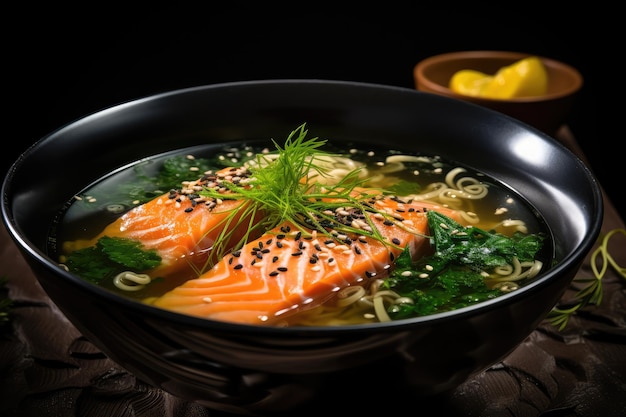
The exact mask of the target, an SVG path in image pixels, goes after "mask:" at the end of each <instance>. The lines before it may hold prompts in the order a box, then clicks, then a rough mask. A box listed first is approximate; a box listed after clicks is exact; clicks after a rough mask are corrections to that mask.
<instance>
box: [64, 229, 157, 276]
mask: <svg viewBox="0 0 626 417" xmlns="http://www.w3.org/2000/svg"><path fill="white" fill-rule="evenodd" d="M160 263H161V257H160V256H159V255H158V254H157V252H156V250H154V249H151V250H145V249H144V248H143V247H142V244H141V243H140V242H138V241H134V240H131V239H125V238H120V237H108V236H104V237H102V238H100V239H99V240H98V243H97V244H96V245H95V246H91V247H88V248H83V249H79V250H76V251H74V252H72V253H71V254H69V255H68V256H67V260H66V262H65V265H66V266H67V267H68V268H69V270H70V271H71V272H73V273H75V274H77V275H80V276H81V277H83V278H85V279H88V280H90V281H92V282H95V283H98V282H100V281H102V280H104V279H110V278H113V277H114V276H116V275H117V274H119V273H120V272H124V271H129V270H130V271H134V272H140V271H145V270H148V269H151V268H154V267H156V266H158V265H159V264H160Z"/></svg>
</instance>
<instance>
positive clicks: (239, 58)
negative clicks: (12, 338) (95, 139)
mask: <svg viewBox="0 0 626 417" xmlns="http://www.w3.org/2000/svg"><path fill="white" fill-rule="evenodd" d="M210 4H212V3H204V6H202V7H184V6H176V7H175V6H151V7H150V8H145V9H141V8H129V7H127V6H125V7H115V6H114V5H111V4H108V3H107V4H102V5H98V4H94V5H93V6H92V7H91V6H90V7H89V8H72V9H69V8H68V9H62V8H58V7H50V6H45V7H44V8H41V7H36V8H35V7H34V6H33V7H32V8H29V6H28V5H27V6H20V8H19V10H15V11H14V12H12V13H8V14H7V15H6V16H5V20H6V21H7V22H6V23H8V21H11V23H12V24H11V26H10V27H11V28H12V29H10V33H9V34H7V36H5V37H4V43H5V48H4V49H5V54H6V55H5V59H4V65H3V67H4V72H5V74H8V76H7V75H5V83H6V86H7V89H8V91H9V94H8V96H7V95H5V100H6V101H5V117H6V121H5V123H7V124H8V126H9V127H10V129H9V132H11V133H10V135H9V137H5V141H4V143H5V151H4V153H3V155H2V168H3V170H6V169H8V167H9V164H10V163H11V162H12V161H13V160H14V159H15V158H17V156H18V155H19V154H20V153H21V152H22V151H24V150H25V149H26V148H27V147H28V146H29V145H30V144H32V143H33V142H35V141H36V140H38V139H40V138H41V137H43V136H45V135H46V134H47V133H50V132H51V131H53V130H54V129H57V128H59V127H61V126H63V125H64V124H66V123H69V122H71V121H73V120H75V119H77V118H80V117H82V116H85V115H87V114H89V113H92V112H95V111H97V110H100V109H102V108H105V107H108V106H112V105H115V104H118V103H121V102H124V101H128V100H132V99H135V98H139V97H142V96H146V95H151V94H154V93H159V92H163V91H166V90H171V89H178V88H184V87H190V86H195V85H201V84H211V83H220V82H229V81H240V80H254V79H276V78H316V79H336V80H352V81H362V82H371V83H378V84H388V85H394V86H400V87H407V88H414V80H413V67H414V66H415V64H416V63H417V62H418V61H420V60H421V59H424V58H426V57H428V56H431V55H435V54H439V53H442V52H448V51H456V50H469V49H494V50H495V49H502V50H511V51H520V52H527V53H530V54H537V55H543V56H547V57H550V58H554V59H557V60H562V61H564V62H566V63H569V64H570V65H572V66H574V67H576V68H577V69H578V70H579V71H580V72H581V73H582V74H583V77H584V79H585V84H584V86H583V89H582V91H581V93H580V96H579V99H578V101H577V103H576V104H575V107H574V109H573V111H572V114H571V116H570V117H569V119H568V121H567V124H568V125H569V127H570V128H571V130H572V131H573V133H574V135H575V136H576V138H577V139H578V142H579V143H580V145H581V147H582V148H583V150H584V151H585V153H586V154H587V156H588V158H589V161H590V164H591V167H592V170H593V171H594V173H595V174H596V175H597V177H598V179H599V180H600V182H601V183H602V184H603V186H604V187H605V188H608V186H607V185H608V184H609V183H611V182H612V179H611V175H615V171H616V169H615V168H614V167H615V166H619V165H616V164H617V162H618V158H619V154H618V152H617V150H615V149H614V150H613V151H612V152H606V148H607V147H608V146H610V145H611V142H610V140H609V139H608V138H606V137H601V136H600V135H599V131H598V129H597V119H596V98H595V97H596V92H595V83H596V79H595V76H596V74H595V71H596V67H595V62H594V61H592V60H591V48H593V47H595V45H594V43H593V42H591V40H590V35H589V32H590V28H591V27H594V26H595V25H596V23H595V22H593V21H592V19H593V16H595V14H594V13H591V12H589V10H588V9H586V10H585V11H584V12H568V13H565V14H563V13H559V14H556V13H554V14H553V15H551V14H546V11H545V10H542V9H537V8H532V7H527V8H524V9H523V10H517V11H515V9H514V8H508V9H507V10H495V9H494V10H485V9H483V8H481V7H478V5H476V6H475V7H473V6H471V5H466V6H467V7H466V6H464V7H462V8H459V7H458V6H449V7H445V8H444V7H439V8H436V7H430V8H428V7H427V8H424V7H423V5H422V6H420V5H419V3H415V4H414V5H413V6H411V7H406V8H404V7H403V8H401V7H393V6H387V5H382V6H381V5H377V7H376V8H374V7H372V8H369V9H368V8H365V7H363V5H361V6H360V7H359V8H358V10H357V9H354V10H344V11H339V10H335V8H333V7H326V8H324V7H315V6H311V7H302V6H298V7H296V8H294V7H292V6H289V5H286V6H283V7H281V8H272V7H263V6H259V5H257V3H254V4H255V5H253V6H250V5H247V4H245V3H237V2H230V3H227V4H229V5H228V6H226V5H224V6H215V5H212V6H209V5H210ZM225 4H226V3H225ZM337 4H339V3H337ZM5 30H6V29H5ZM7 57H8V59H7ZM5 92H6V90H5ZM7 108H8V113H7V110H6V109H7ZM7 145H10V147H9V148H7ZM6 149H8V150H6ZM86 157H88V156H86ZM59 168H60V169H67V168H65V167H59ZM555 169H558V167H555ZM607 191H608V193H609V196H611V197H612V198H613V202H614V203H616V204H617V203H618V201H616V194H617V192H614V193H612V192H611V190H610V189H607ZM620 203H621V202H620ZM621 204H624V203H621ZM620 211H621V212H622V213H626V207H625V206H624V205H622V206H621V207H620ZM622 216H623V217H624V214H622Z"/></svg>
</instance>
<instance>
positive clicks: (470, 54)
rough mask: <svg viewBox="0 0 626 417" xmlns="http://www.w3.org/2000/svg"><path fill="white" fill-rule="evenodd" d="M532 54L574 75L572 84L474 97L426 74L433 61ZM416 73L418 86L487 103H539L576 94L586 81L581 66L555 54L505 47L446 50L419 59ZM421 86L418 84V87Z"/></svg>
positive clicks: (433, 63) (523, 56)
mask: <svg viewBox="0 0 626 417" xmlns="http://www.w3.org/2000/svg"><path fill="white" fill-rule="evenodd" d="M531 56H536V57H538V58H539V59H540V60H541V62H542V63H543V64H544V65H545V66H547V67H550V68H558V69H559V70H562V71H564V72H567V73H568V74H569V75H570V77H571V79H572V80H573V83H572V85H571V86H570V87H569V88H567V89H565V90H563V91H561V92H558V93H551V94H545V95H541V96H533V97H515V98H511V99H499V98H490V97H473V96H467V95H464V94H459V93H456V92H455V91H453V90H451V89H450V88H448V87H447V86H445V85H441V84H439V83H437V82H435V81H433V80H432V79H431V78H428V77H427V76H426V72H427V70H428V69H430V68H431V67H432V66H433V65H437V64H441V63H445V62H450V61H453V60H456V59H466V58H469V59H475V60H481V59H484V60H490V59H494V58H499V59H505V60H511V61H512V62H515V61H517V60H520V59H523V58H528V57H531ZM413 76H414V79H415V83H416V87H418V84H423V85H424V86H426V87H427V88H429V89H430V90H432V91H434V92H437V93H439V94H442V95H446V96H451V97H455V98H460V99H464V100H472V101H481V102H484V103H488V102H493V103H497V102H500V103H502V102H504V103H538V102H546V101H550V100H556V99H560V98H563V97H567V96H570V95H573V94H576V93H577V92H578V91H580V89H581V88H582V87H583V85H584V78H583V76H582V74H581V73H580V71H578V69H576V68H574V67H573V66H572V65H569V64H567V63H565V62H563V61H559V60H556V59H553V58H549V57H545V56H543V55H538V54H532V53H528V52H518V51H503V50H488V49H486V50H465V51H454V52H446V53H442V54H437V55H432V56H429V57H427V58H424V59H423V60H421V61H419V62H418V63H417V64H415V66H414V67H413ZM418 89H419V88H418Z"/></svg>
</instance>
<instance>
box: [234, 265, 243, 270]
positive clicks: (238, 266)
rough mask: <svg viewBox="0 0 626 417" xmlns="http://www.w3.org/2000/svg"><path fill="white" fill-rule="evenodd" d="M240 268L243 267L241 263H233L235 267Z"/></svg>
mask: <svg viewBox="0 0 626 417" xmlns="http://www.w3.org/2000/svg"><path fill="white" fill-rule="evenodd" d="M241 268H243V265H242V264H237V265H235V269H241Z"/></svg>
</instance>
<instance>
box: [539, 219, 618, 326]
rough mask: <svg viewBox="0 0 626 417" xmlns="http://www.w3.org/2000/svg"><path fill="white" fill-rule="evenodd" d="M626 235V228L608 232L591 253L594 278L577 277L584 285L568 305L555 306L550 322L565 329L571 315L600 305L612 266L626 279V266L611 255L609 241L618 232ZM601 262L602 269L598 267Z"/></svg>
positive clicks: (576, 280) (577, 281) (549, 318)
mask: <svg viewBox="0 0 626 417" xmlns="http://www.w3.org/2000/svg"><path fill="white" fill-rule="evenodd" d="M618 233H619V234H622V235H624V236H626V230H625V229H613V230H611V231H610V232H609V233H607V234H606V235H605V236H604V237H603V238H602V240H601V242H600V245H599V246H598V247H597V248H596V249H595V250H594V251H593V253H592V255H591V269H592V271H593V275H594V277H593V278H576V279H574V281H575V282H576V283H580V284H583V287H582V288H581V289H580V290H579V291H578V292H577V293H576V295H575V297H574V299H573V300H571V301H570V302H569V303H568V305H569V306H570V307H566V306H557V307H554V308H553V309H552V310H551V311H550V313H549V314H548V320H549V322H550V324H552V325H553V326H555V327H558V329H559V330H563V329H565V327H567V323H569V319H570V318H571V316H572V315H573V314H575V313H577V312H579V311H580V310H582V309H584V308H585V307H587V306H591V305H595V306H599V305H600V303H601V302H602V296H603V295H604V293H603V290H602V278H603V277H604V275H605V274H606V271H607V269H608V268H609V266H610V267H612V268H613V270H615V272H617V273H618V274H619V275H620V276H621V277H622V278H624V279H626V267H623V266H620V265H619V264H618V263H617V262H616V261H615V259H614V258H613V257H612V256H611V253H610V251H609V241H610V239H611V238H612V237H614V236H616V235H617V234H618ZM598 264H600V265H601V266H600V269H598Z"/></svg>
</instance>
